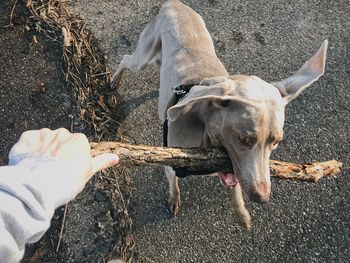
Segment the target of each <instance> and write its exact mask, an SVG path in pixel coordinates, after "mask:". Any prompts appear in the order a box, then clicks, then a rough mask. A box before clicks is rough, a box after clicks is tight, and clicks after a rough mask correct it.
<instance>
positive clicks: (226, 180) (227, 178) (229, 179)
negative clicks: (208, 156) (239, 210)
mask: <svg viewBox="0 0 350 263" xmlns="http://www.w3.org/2000/svg"><path fill="white" fill-rule="evenodd" d="M218 176H219V178H220V179H221V182H222V183H223V184H224V186H225V187H226V188H227V190H232V189H233V188H234V187H235V186H236V185H237V184H238V181H237V177H236V176H235V175H234V174H230V173H218Z"/></svg>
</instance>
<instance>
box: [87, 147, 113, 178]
mask: <svg viewBox="0 0 350 263" xmlns="http://www.w3.org/2000/svg"><path fill="white" fill-rule="evenodd" d="M118 162H119V157H118V155H116V154H112V153H106V154H101V155H98V156H95V157H94V158H92V168H91V173H92V174H91V176H92V175H94V174H95V173H97V172H98V171H101V170H103V169H106V168H108V167H111V166H113V165H116V164H117V163H118Z"/></svg>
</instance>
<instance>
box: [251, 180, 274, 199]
mask: <svg viewBox="0 0 350 263" xmlns="http://www.w3.org/2000/svg"><path fill="white" fill-rule="evenodd" d="M249 199H250V200H252V201H253V202H256V203H260V204H266V203H268V202H269V201H270V187H269V186H268V184H266V183H260V184H259V185H258V187H257V188H256V189H255V190H252V191H251V192H250V195H249Z"/></svg>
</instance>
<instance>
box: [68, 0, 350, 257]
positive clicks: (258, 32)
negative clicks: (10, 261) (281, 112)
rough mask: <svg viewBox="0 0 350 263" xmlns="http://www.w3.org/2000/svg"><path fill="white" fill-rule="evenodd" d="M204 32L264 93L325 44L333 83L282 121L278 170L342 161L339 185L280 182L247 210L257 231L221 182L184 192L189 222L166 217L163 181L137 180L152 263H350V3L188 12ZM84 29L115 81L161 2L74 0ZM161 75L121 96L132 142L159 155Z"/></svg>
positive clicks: (144, 175) (141, 236) (150, 174)
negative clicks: (239, 216) (155, 148)
mask: <svg viewBox="0 0 350 263" xmlns="http://www.w3.org/2000/svg"><path fill="white" fill-rule="evenodd" d="M183 2H184V3H186V4H188V5H189V6H190V7H192V8H193V9H194V10H195V11H197V12H198V13H199V14H200V15H201V16H202V17H203V18H204V20H205V22H206V25H207V27H208V30H209V32H210V33H211V35H212V37H213V39H214V44H215V47H216V50H217V53H218V56H219V58H220V59H221V60H222V62H223V63H224V65H225V66H226V68H227V70H228V71H229V72H230V73H232V74H238V73H239V74H248V75H257V76H259V77H261V78H263V79H265V80H267V81H276V80H280V79H283V78H285V77H287V76H289V75H291V74H292V73H293V72H295V71H296V70H297V69H298V68H299V67H300V66H301V65H302V64H303V63H304V61H305V60H307V59H308V58H310V57H311V55H312V54H313V53H314V52H315V51H316V50H317V49H318V47H319V46H320V45H321V43H322V41H323V40H324V39H325V38H327V39H328V40H329V50H328V57H327V66H326V73H325V75H324V76H323V77H322V78H321V79H320V80H319V81H318V82H316V83H315V84H313V85H312V86H311V87H310V88H309V89H308V90H306V91H305V92H303V94H302V95H300V96H299V97H298V98H297V99H296V100H295V101H293V102H292V103H291V104H290V105H288V107H287V110H286V123H285V128H284V132H285V136H284V141H283V142H282V143H281V145H280V146H279V148H278V150H277V151H276V152H275V153H274V154H273V156H272V158H273V159H279V160H284V161H290V162H298V163H303V162H309V161H325V160H329V159H337V160H340V161H342V162H343V163H344V167H345V168H344V171H343V172H342V174H341V175H340V176H339V177H337V178H326V179H322V180H321V181H320V182H318V183H316V184H313V183H305V182H295V181H283V180H277V179H273V180H272V198H271V202H270V203H269V204H268V205H258V204H252V203H248V208H249V210H250V212H251V214H252V216H253V229H252V231H250V232H247V231H245V230H243V229H242V228H241V227H240V226H239V225H238V224H237V223H236V222H235V221H234V219H233V213H232V209H231V200H230V199H231V197H230V193H228V192H227V191H226V190H225V189H224V188H223V187H222V186H221V184H220V183H219V181H218V180H217V179H216V178H188V179H184V180H181V190H182V210H181V213H180V214H179V215H178V216H177V217H176V218H172V217H171V216H170V214H169V212H168V211H167V208H166V202H165V200H166V198H167V190H168V187H167V181H166V178H165V176H164V174H163V171H162V169H150V168H149V169H144V168H142V169H134V170H133V173H132V178H133V181H134V190H133V199H132V203H133V206H132V207H133V209H132V211H130V213H131V214H132V217H133V220H134V228H133V234H134V236H135V239H136V251H138V252H139V253H140V259H141V260H142V261H144V262H327V263H328V262H349V259H350V198H349V190H350V181H349V175H350V170H349V168H348V167H350V161H349V148H350V140H349V137H350V114H349V111H350V91H349V89H350V77H349V73H350V57H349V47H350V31H349V28H350V18H349V14H350V3H349V1H348V0H338V1H323V0H322V1H317V0H308V1H306V0H297V1H295V0H272V1H263V0H257V1H254V0H235V1H230V0H221V1H217V0H204V1H199V0H190V1H183ZM71 3H72V6H73V7H74V10H75V11H76V12H77V13H78V14H80V15H82V16H84V17H85V18H86V19H87V22H88V26H89V27H90V28H91V30H92V31H93V32H94V34H95V36H96V37H97V39H98V40H99V45H100V47H101V49H102V50H103V51H104V52H105V53H106V54H107V56H108V63H109V66H110V68H111V69H112V70H115V69H116V67H117V65H118V63H119V61H120V59H121V57H122V56H123V55H124V54H130V53H132V52H133V50H134V49H135V47H136V44H137V40H138V36H139V34H140V32H141V31H142V29H143V28H144V26H145V25H146V23H147V22H148V21H149V20H150V18H152V17H153V16H154V15H156V14H157V12H158V10H159V8H160V6H161V4H162V3H163V1H156V0H150V1H142V0H129V1H127V0H113V1H111V0H101V1H91V0H71ZM158 87H159V70H158V69H157V68H156V67H152V68H148V69H147V70H145V71H144V72H142V73H131V72H127V73H126V74H124V77H123V81H122V82H121V86H120V88H119V90H118V93H119V94H120V95H121V96H122V97H123V99H124V101H125V107H124V108H123V125H122V127H121V131H122V132H123V133H124V135H125V136H126V137H125V138H126V139H128V140H130V141H132V142H135V143H142V144H148V145H161V138H162V135H161V125H160V123H159V121H158V117H157V116H158V114H157V90H158Z"/></svg>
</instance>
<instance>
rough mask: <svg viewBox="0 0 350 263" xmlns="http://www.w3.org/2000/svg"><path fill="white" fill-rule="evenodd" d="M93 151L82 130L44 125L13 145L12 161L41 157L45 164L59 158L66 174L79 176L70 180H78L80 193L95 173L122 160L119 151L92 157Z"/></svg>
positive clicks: (22, 136) (24, 134) (15, 162)
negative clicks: (49, 127)
mask: <svg viewBox="0 0 350 263" xmlns="http://www.w3.org/2000/svg"><path fill="white" fill-rule="evenodd" d="M90 150H91V148H90V144H89V142H88V140H87V138H86V136H85V135H84V134H82V133H75V134H73V133H70V132H69V131H68V130H66V129H64V128H60V129H57V130H50V129H47V128H44V129H41V130H31V131H26V132H24V133H23V134H22V135H21V137H20V139H19V141H18V142H17V143H16V144H15V145H14V146H13V147H12V149H11V151H10V154H9V159H10V164H19V163H24V164H25V161H26V159H31V158H35V159H36V160H37V159H38V160H39V162H40V160H41V161H42V163H45V162H46V161H47V160H58V161H60V162H61V163H62V173H63V174H69V176H73V177H75V178H70V179H74V180H77V183H78V185H79V192H80V191H81V190H82V189H83V188H84V186H85V184H86V183H87V181H88V180H89V179H90V178H91V177H92V175H94V174H95V173H96V172H98V171H100V170H102V169H105V168H108V167H110V166H113V165H115V164H117V163H118V161H119V158H118V156H117V155H115V154H102V155H99V156H96V157H94V158H92V157H91V154H90ZM36 162H38V161H36ZM60 167H61V166H60ZM48 172H49V171H48ZM48 176H49V175H48Z"/></svg>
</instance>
